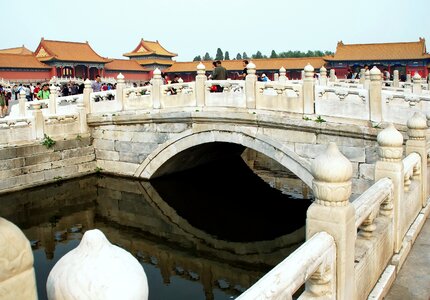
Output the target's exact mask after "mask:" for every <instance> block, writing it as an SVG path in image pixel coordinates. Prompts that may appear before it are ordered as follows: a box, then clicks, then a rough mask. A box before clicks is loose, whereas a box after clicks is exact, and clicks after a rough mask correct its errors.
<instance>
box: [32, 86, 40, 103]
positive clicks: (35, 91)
mask: <svg viewBox="0 0 430 300" xmlns="http://www.w3.org/2000/svg"><path fill="white" fill-rule="evenodd" d="M39 91H40V82H38V83H36V87H35V88H34V90H33V99H37V93H39Z"/></svg>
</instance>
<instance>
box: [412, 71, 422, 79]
mask: <svg viewBox="0 0 430 300" xmlns="http://www.w3.org/2000/svg"><path fill="white" fill-rule="evenodd" d="M413 79H414V80H417V79H421V75H420V74H419V73H418V72H415V74H414V77H413Z"/></svg>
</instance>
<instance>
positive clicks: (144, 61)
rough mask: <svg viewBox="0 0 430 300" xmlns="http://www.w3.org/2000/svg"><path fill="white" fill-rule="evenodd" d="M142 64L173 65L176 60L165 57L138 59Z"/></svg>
mask: <svg viewBox="0 0 430 300" xmlns="http://www.w3.org/2000/svg"><path fill="white" fill-rule="evenodd" d="M136 61H137V62H138V63H139V64H140V65H142V66H146V65H163V66H171V65H172V64H173V63H174V61H173V60H165V59H140V60H136Z"/></svg>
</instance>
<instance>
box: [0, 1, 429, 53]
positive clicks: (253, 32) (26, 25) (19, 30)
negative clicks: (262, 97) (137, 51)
mask: <svg viewBox="0 0 430 300" xmlns="http://www.w3.org/2000/svg"><path fill="white" fill-rule="evenodd" d="M0 1H1V4H0V9H1V11H2V12H3V14H2V22H1V24H2V32H3V35H2V36H3V38H2V39H1V41H0V49H4V48H11V47H18V46H21V45H25V46H26V47H27V48H29V49H30V50H32V51H34V50H35V49H36V47H37V45H38V44H39V42H40V39H41V37H44V38H45V39H49V40H61V41H76V42H85V41H88V42H89V43H90V45H91V46H92V47H93V49H94V50H95V51H96V52H97V53H98V54H100V55H102V56H105V57H113V58H125V57H123V56H122V54H123V53H126V52H129V51H132V50H133V49H134V48H135V47H136V46H137V44H138V42H139V41H140V39H141V38H143V39H145V40H158V41H159V42H160V43H161V44H162V45H163V46H164V47H165V48H166V49H167V50H169V51H171V52H174V53H177V54H178V56H177V57H176V58H175V59H176V60H177V61H190V60H192V59H193V58H194V57H195V56H196V55H204V54H205V53H206V52H209V54H210V55H211V56H215V53H216V50H217V48H221V49H222V50H223V52H225V51H229V53H230V57H235V56H236V54H237V53H238V52H240V53H242V52H246V53H247V54H248V55H249V56H250V55H251V54H253V53H255V52H257V51H258V50H259V51H261V52H262V53H263V54H266V55H270V52H271V51H272V49H273V50H275V51H276V52H278V53H279V52H282V51H288V50H300V51H307V50H323V51H324V50H330V51H335V49H336V44H337V42H338V41H339V40H342V41H343V42H344V43H345V44H355V43H378V42H407V41H418V38H419V37H424V38H425V39H426V44H427V47H428V48H430V44H429V43H430V17H429V15H428V12H429V11H430V0H357V1H348V0H325V1H320V0H312V1H311V0H296V1H291V0H265V1H262V0H215V1H213V0H212V1H208V0H176V1H167V0H164V1H163V0H158V1H147V0H128V1H127V0H123V1H112V0H104V1H101V0H93V1H91V0H73V1H61V0H45V1H30V0H13V1H7V0H0ZM429 51H430V50H428V52H429Z"/></svg>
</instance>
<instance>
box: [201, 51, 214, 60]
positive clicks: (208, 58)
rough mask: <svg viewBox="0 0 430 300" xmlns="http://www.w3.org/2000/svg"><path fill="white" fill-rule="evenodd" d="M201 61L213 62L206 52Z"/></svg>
mask: <svg viewBox="0 0 430 300" xmlns="http://www.w3.org/2000/svg"><path fill="white" fill-rule="evenodd" d="M203 60H213V58H212V57H211V56H210V55H209V53H207V52H206V53H205V56H203Z"/></svg>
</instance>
